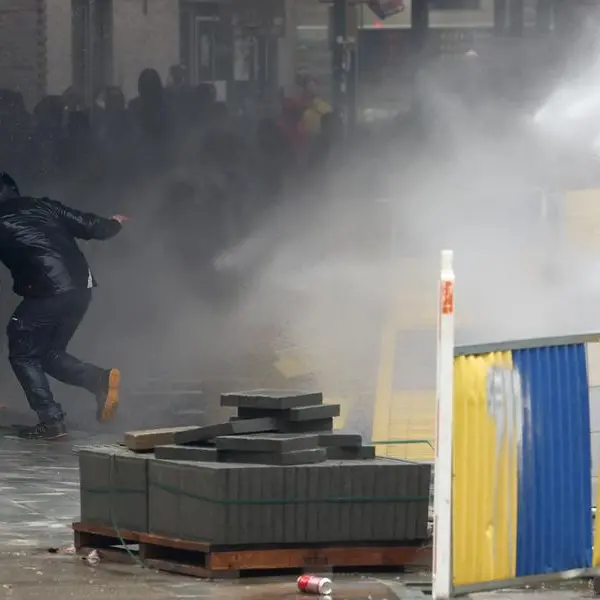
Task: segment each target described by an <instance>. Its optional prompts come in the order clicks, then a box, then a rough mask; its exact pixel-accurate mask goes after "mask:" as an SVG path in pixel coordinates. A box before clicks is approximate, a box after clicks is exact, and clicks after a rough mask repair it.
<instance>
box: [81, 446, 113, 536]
mask: <svg viewBox="0 0 600 600" xmlns="http://www.w3.org/2000/svg"><path fill="white" fill-rule="evenodd" d="M78 454H79V479H80V484H79V496H80V505H81V521H82V522H83V523H90V524H94V525H106V526H108V527H110V526H111V525H109V524H110V520H111V519H110V506H109V503H108V502H107V497H108V490H109V489H110V456H111V455H110V454H109V453H107V452H99V451H98V450H92V449H89V450H88V449H85V450H80V451H79V453H78Z"/></svg>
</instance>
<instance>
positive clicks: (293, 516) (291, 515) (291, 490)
mask: <svg viewBox="0 0 600 600" xmlns="http://www.w3.org/2000/svg"><path fill="white" fill-rule="evenodd" d="M299 469H300V468H299V467H288V468H285V469H282V472H283V489H284V498H285V499H286V500H297V499H299V498H300V496H299V495H298V492H297V490H296V479H297V477H298V472H299ZM296 520H297V509H296V505H295V504H292V503H291V502H289V503H286V504H285V505H284V508H283V529H284V533H283V539H284V542H285V543H286V544H292V543H294V541H295V539H296Z"/></svg>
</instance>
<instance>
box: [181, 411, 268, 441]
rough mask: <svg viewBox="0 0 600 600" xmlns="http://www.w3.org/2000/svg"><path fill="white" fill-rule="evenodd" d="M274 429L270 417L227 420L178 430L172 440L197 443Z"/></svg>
mask: <svg viewBox="0 0 600 600" xmlns="http://www.w3.org/2000/svg"><path fill="white" fill-rule="evenodd" d="M276 430H277V422H276V420H275V419H270V418H268V417H263V418H260V419H240V420H238V421H229V422H227V423H219V424H217V425H207V426H205V427H196V428H195V429H187V430H185V431H178V432H176V433H175V434H174V435H173V441H174V443H175V444H197V443H201V442H207V441H209V440H213V439H214V438H216V437H218V436H224V435H243V434H248V433H264V432H267V431H276Z"/></svg>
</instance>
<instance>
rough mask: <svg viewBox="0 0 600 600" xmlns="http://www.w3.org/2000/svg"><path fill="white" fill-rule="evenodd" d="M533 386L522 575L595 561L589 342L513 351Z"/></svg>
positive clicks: (520, 524) (522, 493)
mask: <svg viewBox="0 0 600 600" xmlns="http://www.w3.org/2000/svg"><path fill="white" fill-rule="evenodd" d="M513 364H514V366H515V367H516V368H517V369H518V370H519V372H520V373H521V378H522V381H523V388H524V389H523V392H524V394H525V403H524V404H525V416H524V423H523V440H522V463H521V467H520V472H519V495H518V520H517V565H516V575H517V577H520V576H525V575H536V574H542V573H553V572H559V571H565V570H568V569H574V568H582V567H587V566H590V564H591V556H592V516H591V510H589V508H590V507H591V483H590V471H591V449H590V415H589V391H588V382H587V369H586V359H585V347H584V345H583V344H573V345H570V346H553V347H546V348H536V349H532V350H519V351H515V352H513Z"/></svg>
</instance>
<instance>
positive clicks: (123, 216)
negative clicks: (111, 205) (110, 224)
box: [111, 215, 129, 224]
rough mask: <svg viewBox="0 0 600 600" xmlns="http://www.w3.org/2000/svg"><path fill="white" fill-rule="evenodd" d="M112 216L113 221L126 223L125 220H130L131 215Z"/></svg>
mask: <svg viewBox="0 0 600 600" xmlns="http://www.w3.org/2000/svg"><path fill="white" fill-rule="evenodd" d="M111 218H112V219H113V221H118V222H119V223H121V224H123V223H125V221H129V217H126V216H125V215H114V216H113V217H111Z"/></svg>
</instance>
